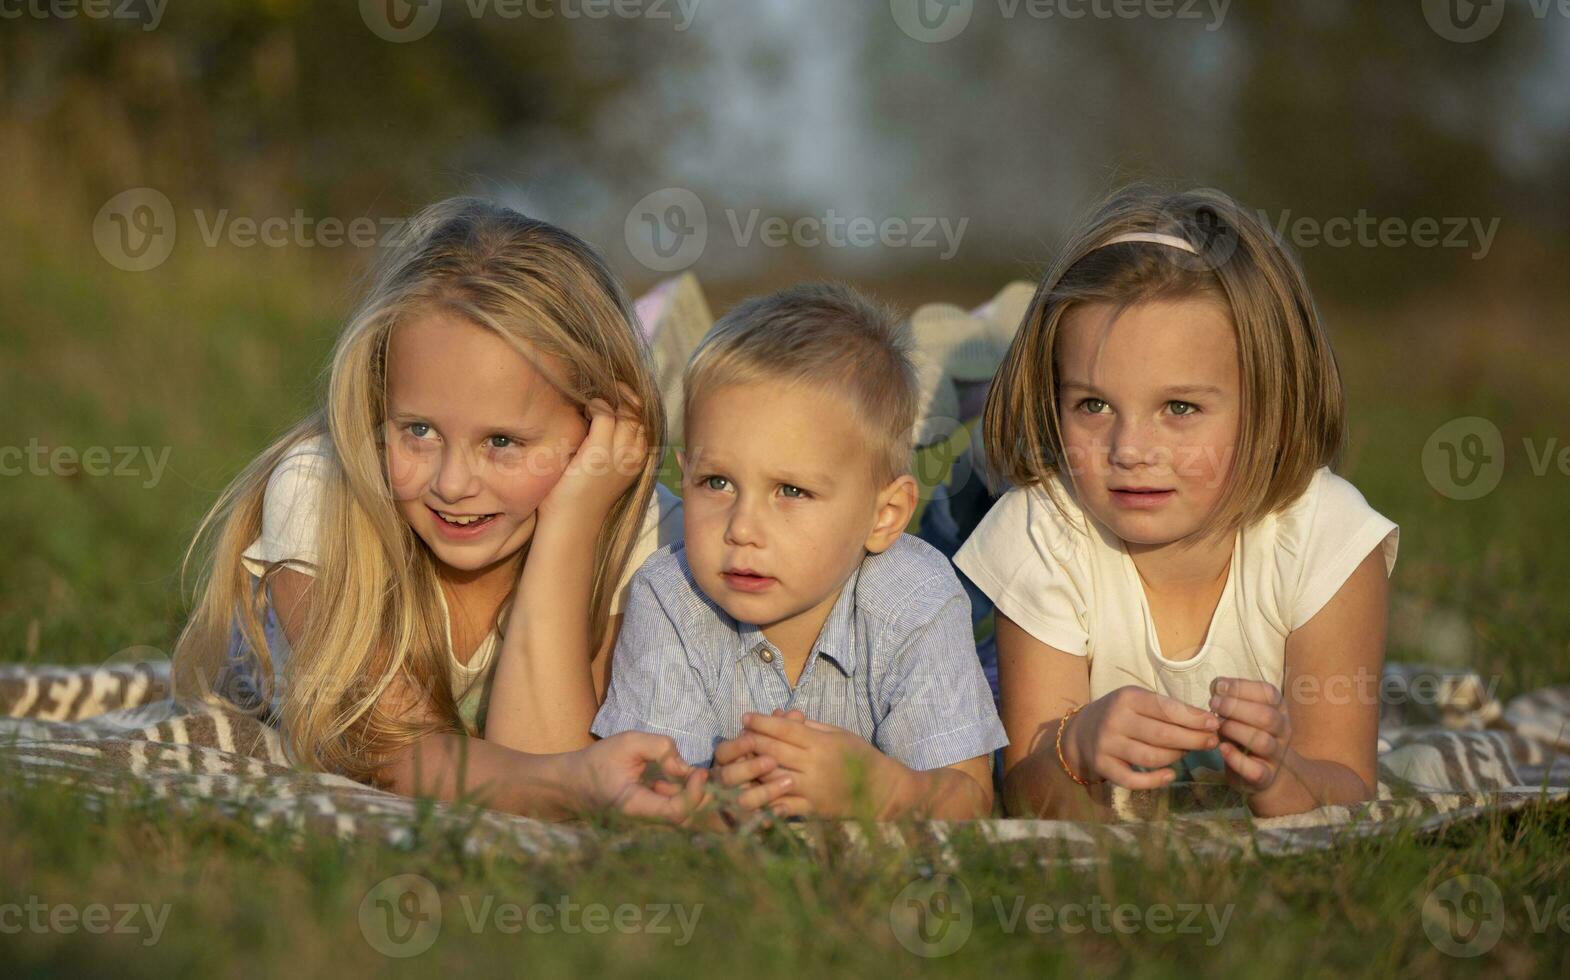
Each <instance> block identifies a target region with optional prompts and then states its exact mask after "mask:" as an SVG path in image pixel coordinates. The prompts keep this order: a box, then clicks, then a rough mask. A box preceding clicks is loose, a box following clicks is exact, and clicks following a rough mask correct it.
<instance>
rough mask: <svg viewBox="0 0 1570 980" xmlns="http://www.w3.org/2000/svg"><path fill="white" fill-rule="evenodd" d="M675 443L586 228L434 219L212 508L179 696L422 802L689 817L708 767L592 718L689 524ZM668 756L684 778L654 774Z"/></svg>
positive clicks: (426, 221)
mask: <svg viewBox="0 0 1570 980" xmlns="http://www.w3.org/2000/svg"><path fill="white" fill-rule="evenodd" d="M664 440H665V419H664V413H663V411H662V409H661V406H660V400H659V395H658V392H657V389H656V387H655V384H654V381H653V378H652V375H651V371H650V370H649V366H648V361H647V356H646V351H645V350H644V348H643V346H642V345H641V340H640V335H639V333H638V331H637V329H636V321H635V319H634V314H633V312H632V309H631V306H630V304H629V303H628V301H627V298H626V296H625V295H624V293H623V290H622V288H621V286H620V285H619V283H618V282H617V280H616V279H615V278H614V276H613V275H612V274H611V272H610V271H609V270H608V269H607V267H606V266H605V264H604V262H603V261H602V260H601V259H600V257H599V256H598V255H597V254H595V252H594V251H593V250H592V249H591V248H590V247H589V246H588V245H586V244H585V243H584V242H582V241H581V240H579V239H578V238H576V237H574V236H573V235H571V234H569V233H567V232H565V231H563V230H561V229H559V228H556V227H554V226H552V225H549V224H546V223H545V222H542V221H536V220H533V219H530V218H527V217H524V216H523V215H521V214H518V213H517V212H515V211H512V210H509V209H506V208H503V207H499V206H496V205H493V204H490V203H487V202H484V201H480V200H474V199H451V200H446V201H442V202H439V203H437V204H434V205H432V206H430V207H428V208H426V209H425V210H424V211H422V212H421V213H420V214H419V215H417V216H416V217H415V218H413V219H412V221H411V223H410V225H409V227H408V229H407V234H406V236H405V237H404V239H403V240H402V241H401V242H400V243H399V244H398V245H397V246H396V247H394V248H392V249H391V250H389V251H388V252H387V253H386V254H385V255H384V256H383V258H382V261H381V262H380V264H379V265H378V267H377V269H376V270H375V272H374V274H373V277H372V280H371V283H370V286H369V289H368V291H367V294H366V296H365V298H364V299H363V300H362V301H361V303H360V304H359V306H358V308H357V309H356V310H355V311H354V313H353V314H352V316H351V317H350V318H349V321H348V323H347V324H346V325H345V327H344V329H343V331H342V333H341V335H340V336H339V338H338V340H337V343H336V346H335V348H334V350H333V354H332V360H331V366H330V370H329V373H328V378H327V393H326V402H325V404H324V405H323V406H322V407H321V408H320V409H319V410H317V411H315V412H314V413H312V414H311V415H310V416H309V417H307V418H306V419H305V420H303V421H302V422H300V423H298V424H297V425H295V426H294V427H293V428H292V429H290V430H289V431H288V432H287V433H285V434H284V435H283V436H282V437H281V438H280V439H278V440H277V441H276V442H275V443H273V445H272V446H270V447H269V448H268V449H267V450H266V451H265V452H263V453H262V454H261V455H260V456H259V457H258V458H257V459H256V460H255V461H254V462H252V463H251V464H250V465H249V466H248V467H247V468H246V469H245V470H244V472H242V473H241V474H240V476H239V477H238V478H237V479H236V480H235V481H234V483H233V484H232V485H231V486H230V487H229V488H228V489H227V490H226V491H225V492H224V493H223V495H222V496H221V497H220V498H219V500H218V501H217V503H216V504H215V505H214V507H213V508H212V510H211V511H210V512H209V513H208V515H207V517H206V518H205V519H204V521H203V522H202V525H201V527H200V528H199V530H198V532H197V535H196V540H195V541H193V543H192V545H191V549H190V550H189V551H188V552H187V555H186V562H187V566H189V564H190V563H191V562H192V561H193V560H195V559H196V556H197V554H198V551H199V549H204V550H202V572H201V576H200V580H199V584H198V590H197V596H196V602H195V608H194V610H193V614H192V616H191V618H190V620H189V622H188V624H187V626H186V628H185V629H184V631H183V633H182V635H181V636H180V639H179V642H178V645H177V647H176V654H175V671H174V674H175V690H176V693H177V695H179V696H182V697H187V696H194V697H200V698H202V699H204V700H207V701H209V702H215V703H216V702H223V703H227V704H228V705H230V706H231V707H236V708H239V709H241V710H245V711H248V712H250V713H252V714H253V715H256V716H259V717H263V718H265V719H266V720H268V721H270V722H272V723H275V724H276V725H277V726H278V727H279V729H280V732H281V737H282V741H283V744H284V747H285V750H286V751H287V752H288V754H289V756H290V757H291V759H292V760H293V761H295V762H296V763H297V764H298V765H301V766H303V767H305V768H308V769H313V770H320V771H328V772H335V773H340V774H343V775H346V776H349V777H351V778H354V779H357V780H361V781H365V782H372V783H375V784H378V785H382V786H385V787H388V788H391V789H393V790H395V791H396V792H400V793H404V794H408V795H414V794H421V795H432V796H436V797H438V798H442V799H453V798H456V797H458V796H460V795H464V794H472V793H475V792H476V791H478V793H479V795H480V799H481V801H482V802H484V803H485V804H486V805H488V806H493V807H496V808H498V809H506V810H511V811H515V812H520V813H530V814H536V815H540V816H547V817H565V816H569V815H573V814H577V813H581V812H584V811H588V810H594V809H599V808H604V807H615V808H619V809H621V810H623V811H625V812H628V813H632V814H635V815H642V816H651V817H659V818H669V819H682V818H684V817H685V815H686V814H687V813H688V812H689V811H690V810H691V808H692V806H694V805H695V804H696V803H697V802H698V800H699V798H700V797H701V796H702V794H703V783H704V774H703V773H702V772H694V771H692V770H691V769H690V767H688V766H687V765H686V764H685V763H683V762H682V760H681V758H680V756H679V755H678V754H677V752H676V749H675V745H674V743H672V742H671V740H670V739H668V738H664V737H659V736H654V735H646V734H641V733H628V734H626V735H618V736H616V737H615V738H609V739H605V740H603V741H599V742H595V741H593V740H592V738H591V736H590V735H589V723H590V721H591V720H592V719H593V717H594V712H595V710H596V708H597V706H598V700H599V698H600V697H601V696H603V692H604V689H605V683H606V676H607V674H606V670H607V661H608V659H609V653H608V651H609V650H610V648H611V647H612V646H613V644H614V641H615V635H616V632H617V630H618V628H619V625H620V620H621V616H620V608H621V603H622V601H623V596H624V593H625V590H626V585H627V582H628V581H629V579H630V578H631V574H632V572H633V571H634V570H635V569H636V567H637V566H638V565H639V564H640V563H641V562H642V560H643V558H644V557H646V556H647V555H648V554H650V553H651V552H652V551H653V550H655V548H657V547H659V546H660V545H661V544H664V543H667V542H666V540H661V538H662V537H663V538H666V539H669V537H670V535H671V533H672V531H673V530H674V531H675V532H676V533H679V529H680V526H681V516H680V511H679V507H680V504H679V502H678V501H676V499H675V498H674V497H673V496H672V495H671V494H670V493H669V492H668V491H666V490H664V488H663V487H659V486H658V484H657V482H656V475H657V472H656V466H657V463H658V460H659V458H660V457H659V452H658V450H661V449H663V446H664ZM651 447H653V449H654V450H655V451H653V452H651V451H650V448H651ZM651 763H652V764H655V765H657V766H660V767H663V770H664V772H665V773H666V774H667V775H668V776H671V777H674V778H675V779H676V780H678V781H680V780H682V778H683V777H685V780H684V784H682V785H677V784H675V783H673V782H670V781H666V782H663V783H658V784H656V785H654V786H652V787H651V786H648V785H645V784H643V782H642V781H641V776H642V774H643V773H644V771H645V767H646V766H647V765H649V764H651Z"/></svg>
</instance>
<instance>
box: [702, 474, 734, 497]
mask: <svg viewBox="0 0 1570 980" xmlns="http://www.w3.org/2000/svg"><path fill="white" fill-rule="evenodd" d="M700 482H701V483H702V484H703V487H704V488H705V489H708V490H713V491H715V492H717V493H723V492H724V490H725V488H726V487H727V486H729V485H730V481H729V480H727V479H725V478H724V477H723V476H706V477H704V478H703V479H702V480H701V481H700Z"/></svg>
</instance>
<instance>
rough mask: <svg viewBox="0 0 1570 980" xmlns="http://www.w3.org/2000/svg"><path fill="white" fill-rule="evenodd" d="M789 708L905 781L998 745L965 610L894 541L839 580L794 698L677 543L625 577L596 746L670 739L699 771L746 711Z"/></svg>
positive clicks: (754, 634)
mask: <svg viewBox="0 0 1570 980" xmlns="http://www.w3.org/2000/svg"><path fill="white" fill-rule="evenodd" d="M775 708H783V709H785V710H787V711H788V710H791V709H800V710H801V711H802V712H803V713H804V714H805V715H806V716H807V717H808V718H812V719H814V720H816V721H820V722H824V723H825V724H830V725H837V726H839V727H840V728H844V729H847V730H849V731H851V732H854V733H855V734H857V735H859V736H861V737H862V738H865V739H866V740H867V741H869V742H871V743H872V745H873V746H875V747H876V748H877V749H878V750H879V751H881V752H882V753H884V754H885V755H887V756H889V757H890V758H893V759H896V760H898V761H899V762H901V763H903V764H905V765H906V766H909V767H910V768H912V769H937V768H940V767H942V766H949V765H953V764H955V763H958V762H963V761H965V760H966V759H973V758H976V757H977V756H984V755H987V754H989V753H991V752H992V751H993V750H995V749H997V748H1000V747H1001V746H1003V745H1006V744H1007V743H1008V738H1007V737H1006V736H1005V735H1004V734H1003V725H1002V723H1001V722H1000V721H999V720H998V714H997V709H996V708H994V707H993V704H992V693H991V690H990V689H989V688H988V686H987V680H986V677H985V675H983V674H982V671H981V663H980V661H979V660H978V659H977V657H976V644H975V640H974V636H973V634H972V631H971V624H970V600H969V599H967V598H966V596H965V592H964V589H963V588H962V587H961V586H960V583H959V579H958V577H957V576H956V575H955V574H954V569H953V567H952V566H951V565H950V564H949V562H948V559H946V558H944V557H943V555H942V553H940V552H939V551H937V550H936V549H935V548H933V547H932V546H931V545H929V544H927V543H926V542H924V541H922V540H920V539H919V538H915V537H912V536H911V535H908V534H907V535H902V536H901V537H900V538H899V540H897V541H896V542H895V543H894V545H893V546H892V547H890V548H889V549H888V550H886V551H884V552H882V553H881V554H876V555H868V556H866V557H865V558H864V559H862V562H861V564H860V565H859V566H857V568H856V570H855V571H854V572H853V573H852V574H851V576H850V578H849V579H847V580H846V582H845V584H844V586H842V587H841V589H840V594H839V598H838V599H837V600H836V601H835V604H834V608H833V610H832V611H831V612H830V613H829V617H828V619H827V620H826V621H825V623H824V625H823V629H822V631H821V632H820V633H819V634H818V639H817V642H816V643H815V644H814V646H813V650H812V652H811V653H810V654H809V655H808V658H807V662H806V665H805V667H803V669H802V672H801V676H800V678H798V679H797V682H796V686H795V687H794V688H792V687H791V685H790V682H789V681H788V680H787V679H786V675H785V662H784V657H783V656H782V655H781V653H780V650H779V648H778V647H776V646H775V645H774V644H772V643H770V642H769V640H768V638H767V637H765V636H764V635H763V631H762V630H761V629H759V628H758V627H757V626H755V625H753V624H750V623H738V622H737V621H736V620H735V619H732V618H731V617H730V616H729V615H728V614H727V613H726V612H725V611H724V610H723V609H721V608H720V607H719V605H717V604H716V603H715V602H714V601H713V600H711V599H709V597H708V596H706V595H704V594H703V593H702V592H701V591H700V590H699V589H698V585H697V583H696V582H695V581H694V580H693V576H692V569H691V567H690V566H689V565H688V564H687V552H686V549H685V548H684V547H683V546H682V545H681V544H679V543H678V544H674V545H670V546H667V547H664V548H661V549H659V550H658V551H656V552H654V554H653V555H651V556H650V557H649V560H648V561H646V562H645V563H644V564H643V567H642V568H640V569H639V570H638V573H637V575H635V576H634V577H633V580H632V586H631V590H630V594H629V596H628V599H627V609H626V618H625V619H624V620H623V621H622V627H621V633H620V635H619V636H618V637H617V639H616V651H615V657H614V659H613V660H612V662H611V684H610V690H609V692H608V693H607V695H606V698H605V704H604V705H602V706H601V708H600V711H599V714H598V715H597V716H596V717H595V719H594V725H593V729H592V730H593V732H594V734H596V735H599V736H602V737H604V736H609V735H614V734H615V733H617V732H623V731H628V730H636V731H644V732H653V733H655V734H660V735H669V736H671V737H672V738H673V739H675V741H676V746H677V749H678V750H679V751H680V752H681V755H682V758H684V759H686V760H687V761H688V762H689V763H691V764H693V765H707V764H709V763H710V762H711V761H712V760H713V757H714V746H715V744H716V743H718V742H720V741H721V740H724V739H727V738H734V737H735V736H736V735H738V734H740V732H741V716H742V714H743V712H748V711H754V712H761V713H763V714H768V713H769V712H770V711H772V710H773V709H775Z"/></svg>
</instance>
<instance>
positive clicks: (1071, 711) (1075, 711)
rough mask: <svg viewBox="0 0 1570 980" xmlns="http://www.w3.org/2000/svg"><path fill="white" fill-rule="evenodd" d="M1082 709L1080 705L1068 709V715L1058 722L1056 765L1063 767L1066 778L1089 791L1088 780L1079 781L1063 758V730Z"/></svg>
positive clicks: (1066, 760)
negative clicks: (1066, 774)
mask: <svg viewBox="0 0 1570 980" xmlns="http://www.w3.org/2000/svg"><path fill="white" fill-rule="evenodd" d="M1083 707H1084V705H1082V704H1077V705H1075V706H1074V707H1073V708H1071V709H1069V713H1068V714H1066V715H1064V716H1063V720H1062V721H1060V722H1058V764H1059V765H1061V766H1062V767H1063V771H1064V772H1066V773H1068V778H1070V779H1072V780H1074V782H1076V783H1078V784H1080V785H1081V786H1084V787H1085V788H1087V789H1089V788H1090V781H1089V780H1088V779H1080V778H1079V776H1078V775H1076V774H1075V772H1074V770H1072V769H1070V768H1069V765H1068V759H1066V758H1064V756H1063V730H1064V729H1065V728H1067V727H1068V720H1069V719H1070V718H1072V717H1074V716H1075V715H1076V714H1078V713H1079V710H1080V709H1081V708H1083Z"/></svg>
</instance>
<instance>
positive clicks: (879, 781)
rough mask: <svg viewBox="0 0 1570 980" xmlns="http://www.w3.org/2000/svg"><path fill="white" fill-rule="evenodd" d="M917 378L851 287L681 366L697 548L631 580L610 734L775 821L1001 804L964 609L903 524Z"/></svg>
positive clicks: (817, 294)
mask: <svg viewBox="0 0 1570 980" xmlns="http://www.w3.org/2000/svg"><path fill="white" fill-rule="evenodd" d="M915 389H916V376H915V369H914V368H913V366H912V364H911V360H910V353H909V349H908V344H907V341H906V340H905V339H904V336H903V334H901V333H900V332H899V331H898V329H897V326H896V323H895V321H894V320H893V319H892V318H891V317H890V316H889V315H888V314H887V312H885V311H884V310H882V309H880V308H878V307H876V306H874V305H872V304H871V303H869V302H868V301H867V300H865V299H863V298H862V297H861V296H859V295H858V294H857V293H855V292H854V291H852V290H850V289H848V288H845V287H842V286H834V285H804V286H797V287H793V288H790V289H786V290H783V291H781V292H777V293H774V294H772V295H769V296H764V297H760V298H756V299H752V300H748V301H747V302H744V303H742V304H741V305H740V306H738V307H737V308H736V309H734V310H732V311H731V312H730V313H729V314H727V315H726V316H725V317H723V318H722V319H721V320H720V321H719V322H718V323H716V324H715V325H714V328H713V329H712V330H711V331H710V332H709V334H708V336H707V337H706V338H704V341H703V343H702V344H701V345H700V346H699V347H698V349H697V351H696V352H694V354H693V356H692V360H691V361H690V362H689V364H688V365H687V371H686V375H685V378H684V391H683V418H684V428H685V434H686V450H685V452H684V453H682V454H680V455H679V457H678V458H679V460H680V462H681V467H682V488H683V505H684V506H683V509H684V511H685V516H684V521H685V541H684V542H683V543H680V544H675V545H671V546H669V547H667V548H662V549H660V550H659V551H657V552H655V553H654V554H653V555H652V556H651V557H650V558H649V560H648V561H647V562H645V563H644V565H643V567H642V568H640V569H639V570H638V573H637V575H636V576H635V577H634V579H633V581H632V586H631V590H630V595H629V598H628V601H627V611H626V618H625V620H624V621H623V623H622V628H621V632H620V634H619V636H618V637H617V642H616V648H615V652H614V655H613V659H612V666H611V683H610V689H609V691H608V693H607V696H606V699H605V703H604V705H603V706H601V708H600V711H599V714H598V716H597V717H596V718H595V720H594V725H593V731H594V733H595V734H596V735H599V736H602V737H604V736H609V735H612V734H615V733H616V732H621V731H626V730H628V729H636V730H640V731H646V732H656V733H659V734H664V735H669V736H671V737H672V738H674V739H675V740H676V745H677V748H678V749H679V750H680V752H681V754H682V756H683V757H684V758H685V759H686V760H687V761H688V762H689V763H692V764H694V765H697V764H710V765H712V766H713V770H714V777H713V778H715V779H717V780H718V781H719V782H720V783H721V785H725V786H732V787H741V788H742V792H741V793H740V794H739V797H738V798H739V799H740V801H741V802H742V803H743V804H744V805H749V806H756V805H759V804H763V803H767V804H768V806H769V809H770V810H772V811H773V812H775V813H783V814H787V815H796V814H808V813H811V814H816V815H820V816H843V815H848V814H850V813H851V812H852V811H853V810H855V809H856V806H857V804H858V803H859V802H862V801H863V800H864V801H865V803H867V804H868V805H870V806H871V807H872V809H873V811H874V812H875V813H876V814H877V815H878V816H881V817H885V818H888V817H897V816H901V815H905V814H912V815H922V816H930V817H944V818H960V819H963V818H968V817H978V816H985V815H987V814H989V813H990V812H991V809H992V779H991V767H990V756H991V753H992V752H993V750H995V749H997V748H999V747H1001V746H1002V745H1004V744H1006V743H1007V741H1008V739H1007V738H1006V736H1005V735H1004V734H1003V726H1002V724H1001V723H1000V722H999V720H998V716H997V712H996V710H995V709H994V708H993V706H992V696H991V693H990V691H989V689H988V687H987V682H986V678H985V676H984V675H983V674H982V671H981V665H980V662H979V661H978V660H977V658H976V648H975V643H974V640H973V635H972V632H971V624H970V606H969V601H968V600H967V599H966V597H965V593H964V590H963V589H962V587H961V586H960V583H959V580H958V578H957V577H956V576H955V574H954V571H953V569H952V567H951V566H950V565H949V562H948V560H947V559H946V558H944V557H943V555H942V554H941V553H939V552H938V551H937V550H936V549H934V548H932V547H931V546H930V545H928V544H926V543H925V542H923V541H921V540H919V539H917V538H915V537H912V536H910V535H906V534H905V533H904V530H905V526H906V524H907V523H908V522H909V520H910V518H911V514H912V512H913V511H914V509H915V506H916V482H915V480H914V479H912V477H911V475H910V470H909V467H910V457H911V433H912V429H913V428H914V423H915V402H916V395H915ZM782 781H788V782H782ZM862 794H864V795H862Z"/></svg>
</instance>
